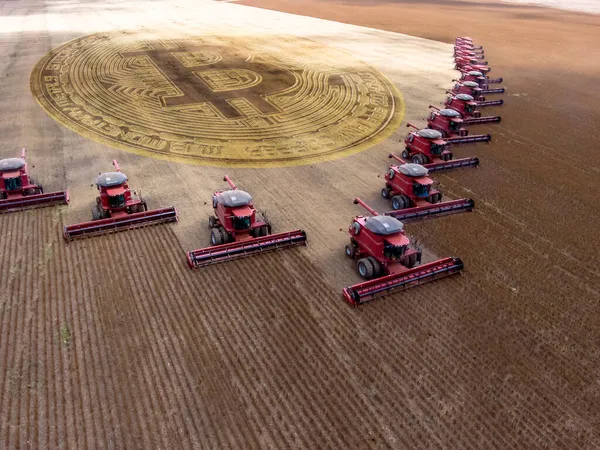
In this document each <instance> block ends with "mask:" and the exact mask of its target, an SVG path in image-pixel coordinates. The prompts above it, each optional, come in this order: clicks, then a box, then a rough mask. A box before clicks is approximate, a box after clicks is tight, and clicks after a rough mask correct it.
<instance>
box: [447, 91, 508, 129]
mask: <svg viewBox="0 0 600 450" xmlns="http://www.w3.org/2000/svg"><path fill="white" fill-rule="evenodd" d="M448 93H449V94H452V92H450V91H448ZM503 104H504V100H492V101H488V102H477V101H475V99H474V98H473V97H472V96H471V95H469V94H457V95H450V96H449V97H448V98H447V99H446V102H445V103H444V106H445V107H446V109H453V110H454V111H458V112H459V113H460V114H461V116H462V117H463V118H465V119H467V120H469V119H472V118H481V119H487V120H486V122H481V123H499V122H500V121H501V120H502V118H501V117H500V116H487V117H481V111H479V110H478V109H477V108H485V107H489V106H502V105H503Z"/></svg>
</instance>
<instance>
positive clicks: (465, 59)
mask: <svg viewBox="0 0 600 450" xmlns="http://www.w3.org/2000/svg"><path fill="white" fill-rule="evenodd" d="M454 63H455V67H454V68H455V69H461V68H463V67H465V66H469V67H471V68H473V70H484V71H487V72H489V71H491V70H492V69H491V68H490V67H489V66H488V62H487V61H483V60H482V59H478V58H476V57H473V56H470V55H464V54H460V53H458V54H457V55H456V56H455V57H454Z"/></svg>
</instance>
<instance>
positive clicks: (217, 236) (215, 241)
mask: <svg viewBox="0 0 600 450" xmlns="http://www.w3.org/2000/svg"><path fill="white" fill-rule="evenodd" d="M210 243H211V244H212V245H221V244H222V243H223V234H222V233H221V230H219V229H218V228H213V229H212V230H210Z"/></svg>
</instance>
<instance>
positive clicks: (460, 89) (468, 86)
mask: <svg viewBox="0 0 600 450" xmlns="http://www.w3.org/2000/svg"><path fill="white" fill-rule="evenodd" d="M452 81H456V84H455V85H454V87H453V88H452V91H450V93H451V94H453V95H458V94H467V95H470V96H472V97H473V98H474V99H475V100H476V101H478V102H482V101H485V97H484V95H486V94H504V92H505V89H504V88H497V89H482V88H480V87H479V84H478V83H476V82H475V81H463V82H460V81H459V80H452Z"/></svg>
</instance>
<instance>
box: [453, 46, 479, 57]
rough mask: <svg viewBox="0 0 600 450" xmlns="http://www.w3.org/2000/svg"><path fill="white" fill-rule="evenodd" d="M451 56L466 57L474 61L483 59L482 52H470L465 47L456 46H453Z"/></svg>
mask: <svg viewBox="0 0 600 450" xmlns="http://www.w3.org/2000/svg"><path fill="white" fill-rule="evenodd" d="M452 56H454V57H457V56H468V57H471V58H473V59H476V60H483V59H485V55H484V52H483V50H471V49H469V48H466V47H457V46H454V53H453V54H452Z"/></svg>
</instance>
